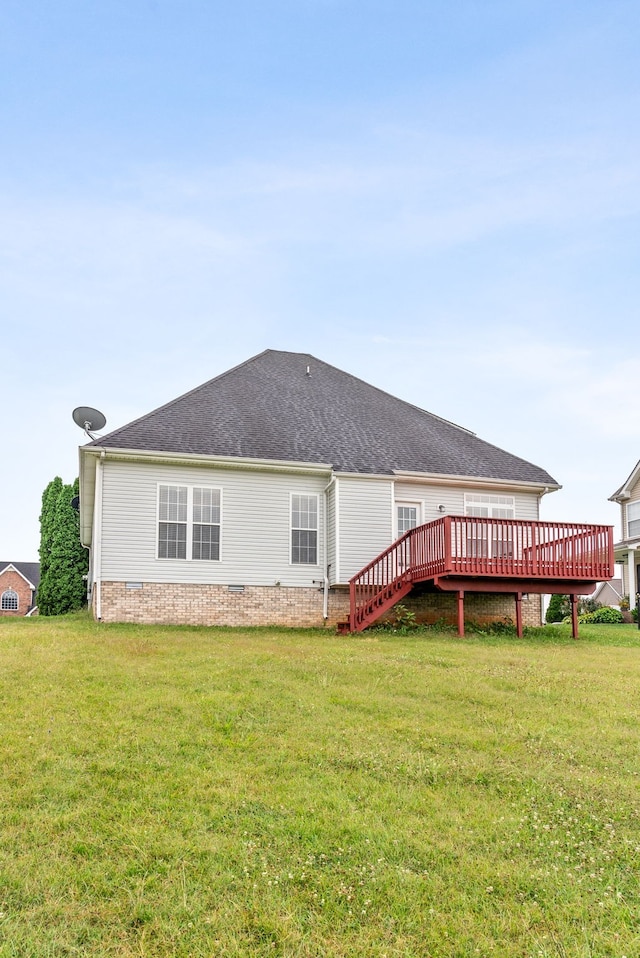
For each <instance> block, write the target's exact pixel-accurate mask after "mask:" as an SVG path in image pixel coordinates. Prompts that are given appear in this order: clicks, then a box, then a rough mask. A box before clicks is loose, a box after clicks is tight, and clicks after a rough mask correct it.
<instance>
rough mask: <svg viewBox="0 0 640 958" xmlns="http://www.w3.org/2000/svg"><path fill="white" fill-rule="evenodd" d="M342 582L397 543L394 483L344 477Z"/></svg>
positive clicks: (341, 546)
mask: <svg viewBox="0 0 640 958" xmlns="http://www.w3.org/2000/svg"><path fill="white" fill-rule="evenodd" d="M338 481H339V483H340V511H339V524H338V533H339V543H340V561H339V566H340V580H341V582H342V583H346V582H348V581H349V579H350V578H351V576H353V575H355V574H356V573H357V572H359V571H360V569H362V567H363V566H365V565H367V563H369V562H371V560H372V559H375V557H376V556H377V555H378V554H379V553H380V552H382V551H383V549H386V548H387V546H389V545H391V543H392V542H393V533H394V519H393V496H392V488H393V480H391V479H389V480H384V479H365V478H362V479H361V478H359V477H351V476H340V477H339V480H338Z"/></svg>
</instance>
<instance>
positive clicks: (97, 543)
mask: <svg viewBox="0 0 640 958" xmlns="http://www.w3.org/2000/svg"><path fill="white" fill-rule="evenodd" d="M104 459H105V452H104V450H103V451H102V452H101V453H100V458H99V459H98V460H97V462H96V495H95V503H94V534H93V554H94V559H95V561H94V581H95V589H96V600H95V616H96V619H97V620H98V622H100V620H101V619H102V469H103V465H102V464H103V461H104Z"/></svg>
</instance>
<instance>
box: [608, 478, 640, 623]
mask: <svg viewBox="0 0 640 958" xmlns="http://www.w3.org/2000/svg"><path fill="white" fill-rule="evenodd" d="M609 501H610V502H617V503H618V504H619V505H620V526H621V529H622V539H621V540H620V542H616V543H615V545H614V554H615V561H616V562H617V563H620V564H621V565H622V594H623V595H628V596H629V603H630V605H631V607H632V608H633V607H634V606H635V605H636V595H637V594H638V592H640V462H637V463H636V465H635V467H634V469H633V471H632V473H631V475H630V476H629V477H628V478H627V480H626V482H624V483H623V485H621V486H620V488H619V489H616V491H615V492H614V493H613V495H612V496H609Z"/></svg>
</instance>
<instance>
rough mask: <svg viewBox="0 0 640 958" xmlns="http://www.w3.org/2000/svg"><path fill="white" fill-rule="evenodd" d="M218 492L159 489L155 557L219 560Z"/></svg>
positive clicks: (192, 488) (201, 488)
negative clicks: (156, 549)
mask: <svg viewBox="0 0 640 958" xmlns="http://www.w3.org/2000/svg"><path fill="white" fill-rule="evenodd" d="M220 500H221V494H220V490H219V489H213V488H210V487H208V486H173V485H171V486H170V485H160V486H158V558H159V559H212V560H218V559H219V558H220V513H221V501H220Z"/></svg>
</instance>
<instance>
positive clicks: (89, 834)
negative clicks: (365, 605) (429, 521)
mask: <svg viewBox="0 0 640 958" xmlns="http://www.w3.org/2000/svg"><path fill="white" fill-rule="evenodd" d="M0 656H1V659H0V661H1V666H2V667H1V672H0V674H1V684H0V720H1V723H2V735H1V737H0V749H1V754H2V778H1V782H0V790H1V792H0V808H1V812H0V813H1V816H2V822H1V828H0V956H1V958H5V956H19V958H27V956H34V958H36V956H37V958H45V956H71V955H78V956H83V958H84V956H116V955H117V956H180V958H199V956H240V955H243V956H244V955H247V956H262V955H281V956H332V955H338V956H349V958H351V956H379V958H382V956H388V958H391V956H397V958H400V956H402V958H407V956H420V958H426V956H443V958H445V956H446V958H451V956H461V958H462V956H464V958H466V956H476V955H479V956H487V955H494V956H500V958H502V956H518V958H523V956H531V958H539V956H563V958H566V956H585V958H587V956H589V958H602V956H608V955H611V956H615V958H622V956H627V958H637V956H638V955H640V881H639V879H640V817H639V810H640V778H639V776H640V749H639V745H640V736H639V734H638V716H639V714H640V633H639V632H638V630H637V629H636V628H635V626H590V627H589V626H581V638H580V640H578V641H577V642H575V641H573V640H571V638H570V637H569V628H568V627H556V628H554V629H549V630H545V631H542V630H541V631H540V633H539V634H538V635H531V634H530V635H528V636H527V637H526V638H525V639H523V640H517V639H514V638H510V637H500V638H495V637H490V636H479V637H478V636H476V637H469V638H466V639H459V638H458V637H457V636H453V635H444V634H437V633H420V634H410V635H405V636H403V635H399V634H392V633H388V634H385V633H374V634H370V635H367V634H366V633H365V634H364V635H360V636H354V637H350V636H347V637H339V636H336V635H333V634H331V633H322V632H315V631H278V630H231V629H219V630H218V629H204V628H203V629H187V628H164V627H163V628H160V627H156V628H154V627H141V626H105V625H102V626H99V625H97V624H95V623H93V622H90V621H89V620H88V619H87V618H85V617H83V616H78V617H63V618H58V619H45V618H40V619H31V620H26V619H23V620H9V619H4V620H0Z"/></svg>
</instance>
